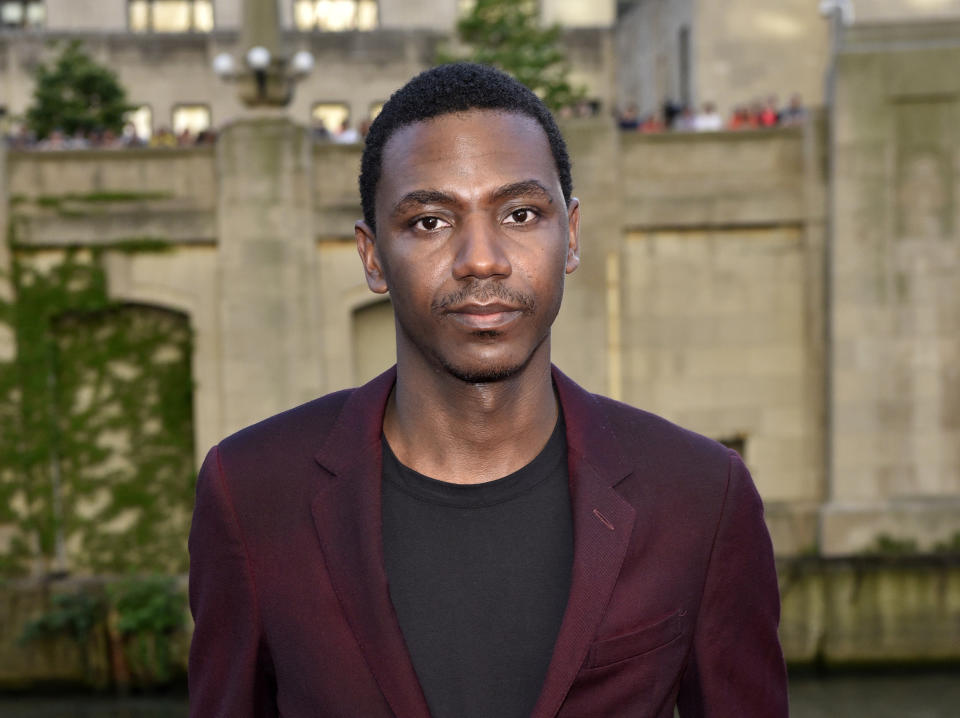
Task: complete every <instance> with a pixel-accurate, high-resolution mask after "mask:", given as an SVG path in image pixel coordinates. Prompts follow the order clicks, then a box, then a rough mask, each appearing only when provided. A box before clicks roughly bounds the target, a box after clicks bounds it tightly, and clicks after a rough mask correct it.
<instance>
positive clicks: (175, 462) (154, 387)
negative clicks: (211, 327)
mask: <svg viewBox="0 0 960 718" xmlns="http://www.w3.org/2000/svg"><path fill="white" fill-rule="evenodd" d="M17 221H18V220H17V218H16V217H13V218H12V219H11V221H10V224H9V227H8V237H7V240H8V245H9V247H10V253H11V272H10V276H9V282H10V284H11V285H12V289H13V292H12V294H13V297H12V299H10V300H2V299H0V324H6V325H7V326H8V327H9V328H10V329H11V330H12V333H13V336H14V338H15V342H16V348H17V349H16V355H15V357H14V358H13V360H12V361H9V362H5V363H3V362H0V524H7V525H10V524H13V525H15V526H16V527H17V529H18V530H17V531H16V532H15V537H14V539H13V541H12V542H11V544H10V548H9V550H8V551H7V552H5V553H4V554H2V555H0V575H7V576H10V575H18V574H23V573H26V572H27V571H28V570H29V568H30V564H31V562H34V561H36V560H37V559H40V560H41V561H42V562H43V563H44V564H45V565H46V566H47V567H48V570H50V569H52V568H55V567H56V561H55V557H56V556H57V554H58V546H66V547H68V549H69V551H70V555H69V556H68V566H69V568H72V569H75V570H84V571H93V572H98V571H101V572H104V571H105V572H126V571H174V572H179V571H183V570H184V569H185V568H186V551H185V542H186V532H187V529H188V525H189V515H190V507H191V505H192V497H193V476H194V464H193V427H192V403H191V402H192V384H191V376H190V357H191V354H192V336H191V333H190V330H189V327H188V323H187V321H186V319H185V317H183V316H182V315H180V314H178V313H175V312H169V311H166V310H162V309H157V308H153V307H146V306H130V305H125V304H122V303H118V302H115V301H113V300H111V299H110V298H109V296H108V293H107V282H106V273H105V270H104V268H103V262H102V258H103V253H104V252H105V251H107V250H108V249H113V250H115V251H126V252H142V251H161V250H163V249H166V247H167V244H166V242H164V241H163V240H161V239H159V238H132V239H131V240H129V241H126V242H119V243H115V245H112V246H109V247H105V248H99V249H96V250H91V249H81V248H65V249H62V250H56V254H55V257H56V261H54V262H52V263H51V261H50V257H51V250H46V251H39V250H30V249H26V248H24V247H22V246H21V245H18V243H17V241H16V227H17ZM61 550H62V549H61Z"/></svg>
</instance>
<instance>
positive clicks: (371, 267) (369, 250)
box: [353, 219, 389, 294]
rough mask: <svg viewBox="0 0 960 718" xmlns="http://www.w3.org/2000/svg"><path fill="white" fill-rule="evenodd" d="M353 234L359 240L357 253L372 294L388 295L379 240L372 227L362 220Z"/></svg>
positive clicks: (354, 228) (354, 226)
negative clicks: (378, 248)
mask: <svg viewBox="0 0 960 718" xmlns="http://www.w3.org/2000/svg"><path fill="white" fill-rule="evenodd" d="M353 234H354V236H355V237H356V239H357V251H358V252H359V253H360V261H361V262H363V273H364V276H366V278H367V286H368V287H370V291H371V292H376V293H377V294H386V293H387V290H388V289H389V288H388V287H387V279H386V276H385V275H384V273H383V264H382V263H381V262H380V256H379V254H378V252H377V238H376V236H375V235H374V233H373V230H372V229H370V226H369V225H368V224H367V223H366V222H364V221H363V220H362V219H361V220H359V221H358V222H357V223H356V224H355V225H353Z"/></svg>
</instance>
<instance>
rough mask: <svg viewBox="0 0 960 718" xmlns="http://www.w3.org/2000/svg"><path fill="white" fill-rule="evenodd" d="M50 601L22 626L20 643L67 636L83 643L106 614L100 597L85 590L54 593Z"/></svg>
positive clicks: (105, 607)
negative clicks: (49, 603)
mask: <svg viewBox="0 0 960 718" xmlns="http://www.w3.org/2000/svg"><path fill="white" fill-rule="evenodd" d="M50 602H51V603H52V604H53V606H52V608H51V609H50V610H49V611H47V612H46V613H43V614H41V615H40V616H39V617H37V618H35V619H34V620H32V621H30V622H29V623H27V625H26V626H24V628H23V633H22V634H21V635H20V641H21V642H22V643H27V642H29V641H36V640H41V639H45V638H56V637H58V636H69V637H70V638H71V639H72V640H73V641H74V642H76V643H77V645H80V646H83V645H84V644H85V643H86V642H87V640H88V639H89V638H90V635H91V634H92V633H93V631H94V629H95V628H96V627H97V625H98V624H100V623H101V622H102V621H103V620H104V619H105V618H106V615H107V605H106V602H105V601H104V600H103V597H102V596H99V595H96V594H93V593H89V592H78V593H62V594H58V595H56V596H54V597H53V598H52V599H50Z"/></svg>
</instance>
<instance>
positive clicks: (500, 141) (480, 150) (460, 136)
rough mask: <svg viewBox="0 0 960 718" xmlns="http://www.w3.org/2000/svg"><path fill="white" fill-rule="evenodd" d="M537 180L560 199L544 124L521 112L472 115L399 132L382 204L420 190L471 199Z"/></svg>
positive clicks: (385, 167)
mask: <svg viewBox="0 0 960 718" xmlns="http://www.w3.org/2000/svg"><path fill="white" fill-rule="evenodd" d="M527 179H536V180H539V181H540V182H541V183H542V184H544V185H545V186H547V187H549V188H551V190H553V189H554V188H556V193H557V195H558V196H560V195H561V194H562V193H561V190H560V179H559V176H558V174H557V168H556V163H555V162H554V159H553V154H552V153H551V151H550V143H549V141H548V140H547V135H546V133H545V132H544V130H543V128H542V127H541V126H540V123H539V122H537V121H536V120H535V119H534V118H532V117H530V116H528V115H525V114H520V113H516V112H503V111H492V110H471V111H469V112H462V113H455V114H447V115H440V116H439V117H433V118H431V119H429V120H423V121H420V122H415V123H413V124H410V125H406V126H404V127H401V128H400V129H398V130H397V131H396V132H394V134H393V135H392V136H391V137H390V139H389V140H388V141H387V143H386V145H385V146H384V150H383V160H382V163H381V168H380V183H379V188H378V192H377V204H378V206H379V205H380V204H381V202H390V201H391V198H396V197H397V196H402V195H403V194H404V193H406V192H409V191H412V190H414V189H424V188H430V189H443V190H444V191H449V192H456V193H458V194H464V195H470V194H476V193H479V192H483V191H484V190H485V189H490V188H495V187H499V186H501V185H503V184H509V183H512V182H517V181H522V180H527Z"/></svg>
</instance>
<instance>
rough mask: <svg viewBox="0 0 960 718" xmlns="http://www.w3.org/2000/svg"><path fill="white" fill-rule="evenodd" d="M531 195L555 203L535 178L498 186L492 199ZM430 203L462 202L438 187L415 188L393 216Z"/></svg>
mask: <svg viewBox="0 0 960 718" xmlns="http://www.w3.org/2000/svg"><path fill="white" fill-rule="evenodd" d="M530 196H535V197H538V198H540V199H542V200H546V201H548V202H550V204H553V196H552V195H551V194H550V190H548V189H547V188H546V187H545V186H544V185H543V183H541V182H540V181H539V180H535V179H527V180H521V181H520V182H512V183H511V184H506V185H503V186H502V187H497V189H495V190H494V192H493V194H492V195H491V199H492V200H493V201H495V202H502V201H503V200H505V199H512V198H514V197H530ZM428 204H443V205H453V206H458V205H460V204H461V202H460V200H458V199H457V198H456V197H454V196H453V195H452V194H448V193H447V192H442V191H440V190H437V189H415V190H413V191H412V192H407V194H405V195H403V197H401V198H400V199H399V200H398V201H397V203H396V204H395V205H394V206H393V210H392V211H391V213H390V214H391V216H397V215H399V214H403V213H404V212H407V211H408V210H411V209H413V208H414V207H422V206H424V205H428Z"/></svg>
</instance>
